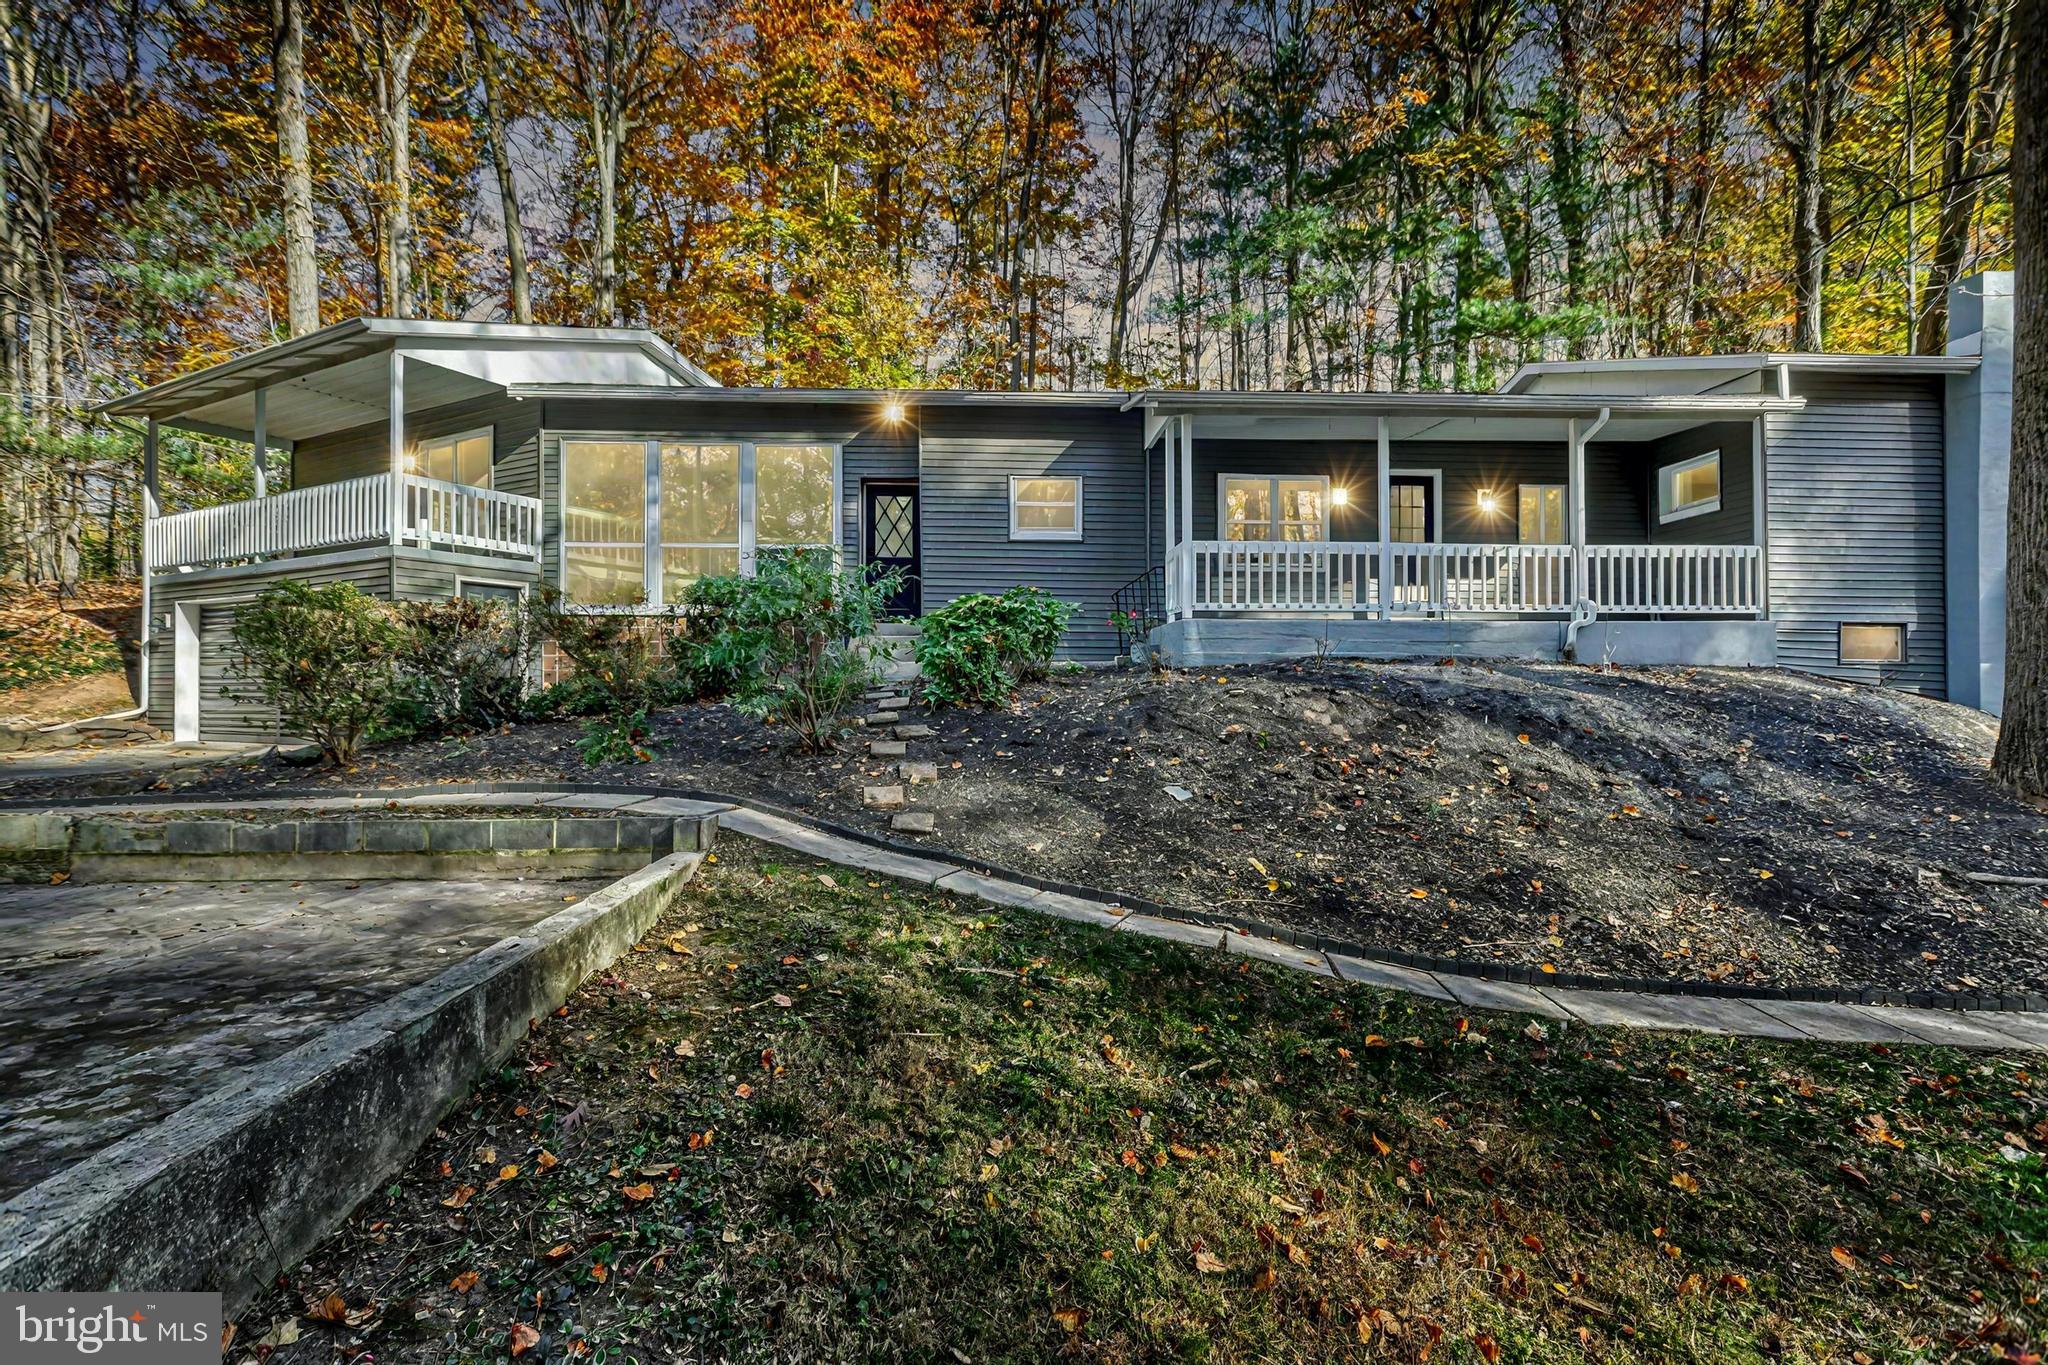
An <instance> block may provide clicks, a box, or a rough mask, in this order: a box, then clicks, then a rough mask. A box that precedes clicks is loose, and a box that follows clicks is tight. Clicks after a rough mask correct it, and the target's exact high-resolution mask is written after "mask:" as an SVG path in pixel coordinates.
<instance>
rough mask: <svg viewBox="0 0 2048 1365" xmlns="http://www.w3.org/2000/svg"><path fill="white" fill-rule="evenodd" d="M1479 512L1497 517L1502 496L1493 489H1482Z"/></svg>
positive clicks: (1480, 491)
mask: <svg viewBox="0 0 2048 1365" xmlns="http://www.w3.org/2000/svg"><path fill="white" fill-rule="evenodd" d="M1479 510H1480V511H1481V512H1482V513H1484V514H1485V515H1487V516H1489V517H1490V516H1494V515H1497V514H1498V513H1499V512H1500V495H1499V494H1498V493H1495V492H1494V491H1493V490H1492V489H1491V488H1482V489H1480V490H1479Z"/></svg>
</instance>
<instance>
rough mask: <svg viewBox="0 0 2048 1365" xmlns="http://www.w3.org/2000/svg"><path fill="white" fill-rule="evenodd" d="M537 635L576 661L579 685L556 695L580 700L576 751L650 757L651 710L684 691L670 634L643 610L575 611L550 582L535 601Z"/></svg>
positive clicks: (592, 758) (610, 757)
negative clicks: (667, 648) (669, 652)
mask: <svg viewBox="0 0 2048 1365" xmlns="http://www.w3.org/2000/svg"><path fill="white" fill-rule="evenodd" d="M531 613H532V627H531V628H532V630H533V633H534V634H535V636H536V638H542V639H552V640H553V641H554V642H555V648H556V649H558V650H560V651H561V652H562V655H563V657H564V658H566V659H568V661H569V662H570V663H571V664H572V665H574V666H575V674H574V676H573V679H572V685H570V686H567V687H565V686H563V685H560V684H558V685H557V686H556V687H554V688H550V689H549V692H550V694H553V695H555V696H557V697H560V698H563V699H565V700H570V701H573V702H574V703H575V710H576V713H580V714H581V715H582V716H583V717H584V720H583V738H582V739H581V740H579V741H577V746H576V747H577V749H578V751H579V752H580V753H581V754H582V755H583V761H584V762H586V763H592V764H596V763H616V762H624V761H626V760H629V759H630V760H634V761H637V762H642V763H644V762H646V761H647V760H648V759H649V758H650V757H652V756H653V755H652V753H651V752H650V749H649V746H648V742H647V713H648V712H649V711H651V710H653V709H654V708H655V707H657V706H661V705H665V704H667V703H669V702H671V701H674V700H676V699H677V698H678V696H679V689H678V687H677V684H676V678H675V673H674V670H673V669H671V668H670V666H669V662H668V660H667V658H666V657H665V656H664V654H663V650H662V648H661V643H662V639H663V633H662V632H660V631H658V630H654V629H650V628H649V627H650V625H655V624H658V623H655V622H649V620H648V619H647V618H646V617H644V616H636V615H626V614H622V613H615V612H592V611H578V610H574V609H572V608H571V607H570V606H569V605H568V604H567V602H566V600H565V599H564V598H563V597H562V595H561V594H560V593H559V592H557V591H555V590H554V589H552V588H545V589H543V590H541V591H540V592H539V593H536V594H535V595H534V597H533V599H532V607H531Z"/></svg>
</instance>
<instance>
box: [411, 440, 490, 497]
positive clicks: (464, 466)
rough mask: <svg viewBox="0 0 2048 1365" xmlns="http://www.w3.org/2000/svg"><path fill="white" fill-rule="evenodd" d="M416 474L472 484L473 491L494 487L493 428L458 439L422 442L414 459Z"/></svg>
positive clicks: (448, 481)
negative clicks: (492, 475)
mask: <svg viewBox="0 0 2048 1365" xmlns="http://www.w3.org/2000/svg"><path fill="white" fill-rule="evenodd" d="M413 473H415V474H417V475H419V476H420V477H421V478H423V479H439V480H440V481H441V482H443V483H461V484H468V485H469V486H470V487H471V488H489V487H490V486H491V428H489V427H480V428H478V429H477V430H475V431H465V432H462V433H460V434H459V435H455V436H436V437H435V438H434V439H433V440H431V441H422V442H420V448H419V451H418V453H417V454H416V455H414V457H413Z"/></svg>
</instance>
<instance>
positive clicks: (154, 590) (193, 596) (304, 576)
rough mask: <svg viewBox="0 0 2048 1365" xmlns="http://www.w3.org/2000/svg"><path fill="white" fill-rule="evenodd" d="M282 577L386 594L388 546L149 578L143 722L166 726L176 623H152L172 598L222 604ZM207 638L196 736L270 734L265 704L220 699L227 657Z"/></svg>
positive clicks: (273, 731)
mask: <svg viewBox="0 0 2048 1365" xmlns="http://www.w3.org/2000/svg"><path fill="white" fill-rule="evenodd" d="M287 578H291V579H296V580H298V581H300V582H303V583H310V584H313V585H315V586H325V585H327V584H331V583H353V584H355V585H356V587H357V588H358V589H360V590H361V591H363V592H366V593H368V594H370V595H371V596H372V597H388V596H389V595H390V592H391V551H390V549H389V548H388V547H386V546H381V545H380V546H376V547H374V548H372V549H368V550H361V551H354V552H345V553H341V554H334V555H327V556H318V557H311V558H301V559H281V560H273V561H271V562H270V563H266V564H252V565H245V566H241V567H239V568H237V569H236V570H235V571H234V572H232V573H225V574H207V575H205V576H200V575H177V574H173V575H169V576H167V577H162V578H152V579H151V580H150V585H149V592H150V598H149V614H150V618H151V619H150V636H149V661H148V666H149V719H150V723H151V724H153V725H156V726H158V727H160V728H162V729H166V730H168V729H169V728H170V727H171V722H172V714H171V712H172V704H173V701H174V695H173V688H174V686H175V683H174V680H173V676H172V670H173V668H174V666H175V654H176V649H177V643H176V641H177V634H176V629H175V627H164V626H159V625H158V624H157V622H158V621H159V620H162V619H163V618H165V617H166V616H168V615H169V613H170V611H171V609H172V607H174V606H175V605H177V604H179V603H184V602H199V603H202V604H216V605H217V606H218V607H220V608H229V607H231V605H233V604H237V603H239V602H242V601H246V600H248V599H250V598H253V597H256V596H257V595H258V594H260V593H261V592H262V591H263V590H264V589H265V588H267V587H269V586H271V585H272V584H274V583H277V582H280V581H282V580H284V579H287ZM206 614H207V615H208V616H211V615H212V614H213V613H212V611H208V612H207V613H206ZM212 643H213V645H214V647H213V648H210V649H209V648H208V647H207V646H208V644H209V641H208V640H206V639H202V640H201V652H200V674H199V705H200V732H199V735H200V738H201V739H205V740H236V739H270V738H274V737H275V736H276V735H277V733H278V729H277V719H276V716H275V715H274V714H272V713H271V712H270V711H269V709H268V708H267V707H261V706H256V705H249V704H240V703H235V702H230V701H228V700H226V699H225V698H223V697H221V695H220V690H221V687H222V685H223V684H224V683H227V682H228V681H230V679H229V675H228V662H229V661H228V656H227V654H226V653H225V652H224V651H223V650H222V649H221V648H220V647H219V644H218V641H217V640H216V641H213V642H212Z"/></svg>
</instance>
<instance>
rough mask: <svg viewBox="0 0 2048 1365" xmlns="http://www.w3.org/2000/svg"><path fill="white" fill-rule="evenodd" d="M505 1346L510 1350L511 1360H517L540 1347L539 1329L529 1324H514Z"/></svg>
mask: <svg viewBox="0 0 2048 1365" xmlns="http://www.w3.org/2000/svg"><path fill="white" fill-rule="evenodd" d="M506 1345H508V1346H510V1347H511V1348H512V1355H513V1358H514V1359H517V1358H518V1357H520V1356H523V1355H525V1354H526V1353H527V1352H528V1351H531V1350H532V1349H533V1348H534V1347H536V1346H538V1345H540V1329H539V1328H537V1327H535V1326H534V1325H533V1324H532V1323H530V1322H515V1323H513V1324H512V1336H511V1338H510V1340H508V1341H507V1342H506Z"/></svg>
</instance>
